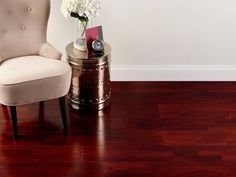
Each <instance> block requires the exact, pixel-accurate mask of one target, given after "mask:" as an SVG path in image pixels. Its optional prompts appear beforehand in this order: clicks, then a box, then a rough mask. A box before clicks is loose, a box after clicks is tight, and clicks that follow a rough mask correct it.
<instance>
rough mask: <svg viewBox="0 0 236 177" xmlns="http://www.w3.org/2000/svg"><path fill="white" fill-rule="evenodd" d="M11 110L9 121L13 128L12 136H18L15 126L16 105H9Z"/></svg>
mask: <svg viewBox="0 0 236 177" xmlns="http://www.w3.org/2000/svg"><path fill="white" fill-rule="evenodd" d="M10 110H11V121H12V128H13V138H14V139H16V138H18V128H17V112H16V106H10Z"/></svg>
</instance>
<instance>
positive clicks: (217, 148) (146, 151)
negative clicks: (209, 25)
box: [0, 82, 236, 177]
mask: <svg viewBox="0 0 236 177" xmlns="http://www.w3.org/2000/svg"><path fill="white" fill-rule="evenodd" d="M112 91H113V94H112V103H111V105H110V107H108V108H106V109H105V110H103V111H100V112H90V113H76V112H74V111H72V110H71V109H70V108H69V107H68V115H69V117H70V125H71V126H70V132H69V135H68V136H63V126H62V121H61V117H60V109H59V103H58V100H52V101H47V102H45V104H44V105H43V104H40V105H39V103H37V104H31V105H27V106H21V107H18V108H17V112H18V124H19V133H20V135H21V138H20V139H19V140H17V141H13V139H12V131H11V123H10V117H9V110H8V109H7V108H6V107H2V108H0V176H1V177H32V176H33V177H53V176H57V177H141V176H142V177H153V176H154V177H175V176H178V177H235V176H236V82H123V83H122V82H121V83H120V82H114V83H112Z"/></svg>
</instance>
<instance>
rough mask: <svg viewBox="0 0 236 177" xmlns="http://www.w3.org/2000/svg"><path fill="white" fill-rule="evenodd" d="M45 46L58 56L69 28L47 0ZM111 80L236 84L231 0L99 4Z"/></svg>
mask: <svg viewBox="0 0 236 177" xmlns="http://www.w3.org/2000/svg"><path fill="white" fill-rule="evenodd" d="M51 1H52V11H51V18H50V23H49V36H48V37H49V41H51V42H52V43H53V44H54V45H55V46H56V47H57V48H58V49H60V50H61V51H64V48H65V46H66V45H67V44H68V43H69V42H70V41H72V40H73V31H74V24H73V20H72V19H65V18H64V17H63V16H62V15H61V13H60V5H61V0H51ZM102 7H103V9H102V11H101V16H100V17H99V22H100V23H101V24H102V25H103V28H104V37H105V40H106V41H107V42H109V43H110V44H111V45H112V47H113V51H112V80H236V67H234V66H236V10H235V9H236V1H235V0H103V6H102Z"/></svg>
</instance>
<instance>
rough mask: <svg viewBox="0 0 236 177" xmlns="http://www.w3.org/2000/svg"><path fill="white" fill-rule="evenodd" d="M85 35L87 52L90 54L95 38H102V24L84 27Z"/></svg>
mask: <svg viewBox="0 0 236 177" xmlns="http://www.w3.org/2000/svg"><path fill="white" fill-rule="evenodd" d="M85 37H86V42H87V49H88V53H89V54H92V43H93V41H94V40H96V39H100V40H103V32H102V26H97V27H94V28H89V29H86V31H85Z"/></svg>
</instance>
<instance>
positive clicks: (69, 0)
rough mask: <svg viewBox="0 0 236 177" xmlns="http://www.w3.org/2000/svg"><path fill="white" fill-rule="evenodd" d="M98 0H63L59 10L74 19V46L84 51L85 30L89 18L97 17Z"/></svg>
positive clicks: (89, 20) (88, 24)
mask: <svg viewBox="0 0 236 177" xmlns="http://www.w3.org/2000/svg"><path fill="white" fill-rule="evenodd" d="M100 4H101V1H100V0H63V1H62V6H61V11H62V13H63V15H64V16H65V17H68V16H70V17H73V18H75V19H76V34H75V40H74V47H75V48H76V49H78V50H81V51H86V40H85V30H86V29H87V28H88V27H90V25H91V18H92V17H94V18H95V17H97V16H98V15H99V10H100Z"/></svg>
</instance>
